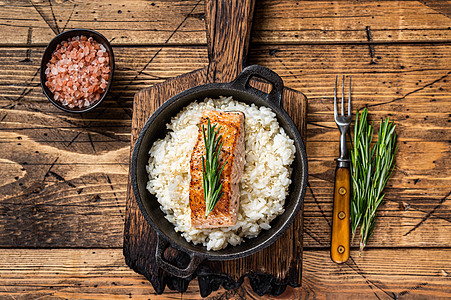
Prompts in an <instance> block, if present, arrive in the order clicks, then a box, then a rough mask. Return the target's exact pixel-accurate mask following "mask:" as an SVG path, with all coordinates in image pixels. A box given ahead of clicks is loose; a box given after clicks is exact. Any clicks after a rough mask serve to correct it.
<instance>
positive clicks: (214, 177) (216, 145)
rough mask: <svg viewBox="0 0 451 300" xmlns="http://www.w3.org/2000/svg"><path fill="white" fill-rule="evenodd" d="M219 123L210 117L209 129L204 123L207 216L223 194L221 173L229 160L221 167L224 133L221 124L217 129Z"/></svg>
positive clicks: (203, 165) (204, 180)
mask: <svg viewBox="0 0 451 300" xmlns="http://www.w3.org/2000/svg"><path fill="white" fill-rule="evenodd" d="M216 127H217V124H214V125H213V126H212V125H211V123H210V119H208V124H207V129H205V126H204V125H202V135H203V138H204V145H205V156H202V174H203V187H204V199H205V218H207V217H208V215H209V214H210V213H211V212H212V211H213V209H214V208H215V206H216V204H217V203H218V201H219V199H220V198H221V196H222V195H223V194H224V192H223V191H222V183H220V178H221V173H222V171H223V170H224V167H225V165H226V164H227V161H226V162H224V164H223V165H222V166H221V167H220V164H219V154H220V152H221V149H222V145H223V143H224V142H223V141H221V139H222V135H219V130H220V129H221V126H219V127H218V128H217V129H216Z"/></svg>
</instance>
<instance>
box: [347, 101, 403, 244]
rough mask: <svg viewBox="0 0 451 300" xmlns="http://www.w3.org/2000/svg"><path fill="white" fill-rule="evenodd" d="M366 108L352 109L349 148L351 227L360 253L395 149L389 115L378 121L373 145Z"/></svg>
mask: <svg viewBox="0 0 451 300" xmlns="http://www.w3.org/2000/svg"><path fill="white" fill-rule="evenodd" d="M367 118H368V109H367V108H365V109H364V110H363V111H362V113H361V114H360V120H359V112H358V111H357V112H356V120H355V126H354V136H353V139H352V147H351V177H352V199H351V229H352V238H354V236H355V233H356V232H357V228H358V226H359V225H360V252H361V251H363V249H364V248H365V246H366V244H367V241H368V239H369V238H370V237H371V235H372V234H373V230H374V225H375V224H376V211H377V209H378V208H379V206H380V205H381V204H382V201H383V199H384V196H385V194H383V190H384V188H385V186H386V184H387V181H388V179H389V178H390V176H391V174H392V171H393V168H394V159H395V154H396V151H397V149H398V146H397V142H396V141H397V135H396V132H395V128H396V126H395V125H394V124H393V122H390V120H389V118H387V119H385V120H381V123H380V127H379V132H378V137H377V141H376V143H375V144H374V145H372V144H371V142H372V140H373V123H371V124H368V119H367Z"/></svg>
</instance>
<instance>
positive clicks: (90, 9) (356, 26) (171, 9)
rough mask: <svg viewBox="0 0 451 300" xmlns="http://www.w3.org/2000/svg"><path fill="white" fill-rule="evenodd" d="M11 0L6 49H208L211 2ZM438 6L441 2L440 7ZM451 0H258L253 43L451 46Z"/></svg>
mask: <svg viewBox="0 0 451 300" xmlns="http://www.w3.org/2000/svg"><path fill="white" fill-rule="evenodd" d="M421 2H423V3H421ZM50 3H51V4H52V5H51V6H50V5H49V1H48V0H32V1H27V0H6V1H2V2H1V3H0V10H1V11H2V16H4V17H2V18H1V19H0V30H1V32H3V33H4V34H3V36H4V39H3V40H2V41H1V44H2V45H5V44H7V45H23V46H26V45H41V46H44V45H46V44H47V43H48V42H49V41H50V39H52V37H53V36H54V35H55V34H56V33H58V32H61V31H64V30H65V29H71V28H91V29H94V30H97V31H99V32H101V33H102V34H104V35H105V36H106V37H107V38H108V39H109V40H110V41H111V42H112V43H113V45H161V44H170V45H189V44H206V38H205V34H204V32H205V23H204V19H205V14H204V1H202V0H185V1H177V0H172V1H161V0H155V1H140V0H132V1H130V0H127V1H126V0H120V1H108V0H101V1H81V0H73V1H59V0H51V2H50ZM434 3H436V4H434ZM446 6H448V7H449V1H445V0H444V1H441V0H439V1H291V0H278V1H273V0H264V1H257V3H256V7H255V11H256V17H255V22H254V27H253V34H252V42H254V43H263V44H270V43H271V44H281V43H282V44H293V43H296V44H306V43H307V44H311V43H326V44H327V43H349V42H353V43H366V42H368V33H367V27H368V28H369V30H370V32H371V35H372V38H373V41H374V42H376V43H387V42H420V43H422V42H425V41H441V42H444V41H448V42H449V41H450V40H451V30H450V29H449V27H450V26H451V21H450V19H449V16H447V15H446Z"/></svg>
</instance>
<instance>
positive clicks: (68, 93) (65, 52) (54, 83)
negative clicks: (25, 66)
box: [45, 35, 110, 108]
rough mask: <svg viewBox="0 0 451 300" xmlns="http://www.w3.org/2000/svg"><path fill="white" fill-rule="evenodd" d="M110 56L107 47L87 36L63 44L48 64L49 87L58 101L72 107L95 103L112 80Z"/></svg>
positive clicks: (46, 72) (58, 47)
mask: <svg viewBox="0 0 451 300" xmlns="http://www.w3.org/2000/svg"><path fill="white" fill-rule="evenodd" d="M109 62H110V59H109V55H108V52H107V51H106V49H105V47H104V46H103V45H101V44H99V43H98V42H97V41H95V40H94V39H93V38H91V37H90V38H87V37H86V36H83V35H82V36H76V37H73V38H69V39H68V40H67V41H63V42H61V43H60V44H59V45H58V46H57V47H56V50H55V51H54V52H53V54H52V58H51V59H50V60H49V62H48V63H47V68H46V70H45V74H46V76H47V81H46V83H45V85H46V86H47V87H48V88H49V89H50V91H51V92H52V93H53V95H54V99H55V100H57V101H59V102H61V103H62V104H63V105H67V106H68V107H69V108H83V107H88V106H91V105H92V104H94V103H95V102H96V101H98V100H99V99H100V98H101V95H102V94H103V93H104V92H105V90H106V87H107V86H108V81H109V79H110V67H109Z"/></svg>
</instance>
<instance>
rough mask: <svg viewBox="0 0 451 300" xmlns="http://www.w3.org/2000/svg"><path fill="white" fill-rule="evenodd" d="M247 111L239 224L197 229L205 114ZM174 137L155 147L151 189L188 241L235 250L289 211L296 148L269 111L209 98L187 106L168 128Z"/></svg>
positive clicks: (152, 154) (274, 115)
mask: <svg viewBox="0 0 451 300" xmlns="http://www.w3.org/2000/svg"><path fill="white" fill-rule="evenodd" d="M206 109H210V110H222V111H242V112H244V114H245V143H246V145H245V147H246V148H245V149H246V163H245V166H244V173H243V178H242V181H241V197H240V208H239V213H238V219H237V222H236V225H235V226H232V227H224V228H212V229H196V228H193V227H191V210H190V207H189V183H190V174H189V169H190V165H189V163H190V158H191V152H192V151H193V148H194V145H195V142H196V139H197V134H198V125H199V123H200V119H201V117H202V113H203V111H204V110H206ZM167 128H168V129H169V133H168V134H167V135H166V137H165V138H164V139H163V140H158V141H156V142H155V143H154V144H153V146H152V149H150V151H149V154H150V159H149V165H148V166H147V172H148V173H149V182H148V184H147V189H148V190H149V191H150V192H151V193H152V194H155V195H156V197H157V199H158V202H159V203H160V204H161V210H163V212H165V213H166V219H167V220H168V221H169V222H171V223H173V224H174V230H175V231H177V232H180V233H181V235H182V236H183V237H184V238H185V239H186V240H187V241H188V242H192V243H194V244H202V245H204V246H206V247H207V249H208V250H220V249H223V248H225V247H226V246H227V245H228V244H231V245H233V246H235V245H238V244H240V243H241V242H243V240H244V238H253V237H256V236H257V235H258V234H259V233H260V231H261V230H262V229H265V230H267V229H269V228H271V225H270V222H271V221H272V220H273V219H274V218H276V217H277V216H278V215H280V214H282V213H283V212H284V204H285V197H286V196H287V193H288V187H289V185H290V183H291V179H290V178H291V167H290V165H291V163H292V162H293V159H294V153H295V150H296V149H295V147H294V142H293V140H291V139H290V138H289V137H288V136H287V134H286V133H285V131H284V130H283V128H282V127H280V126H279V123H278V122H277V119H276V114H275V113H274V112H273V111H272V110H271V109H270V108H267V107H263V106H262V107H257V106H255V105H254V104H252V105H250V106H249V105H247V104H245V103H242V102H237V101H234V100H233V99H232V97H229V98H225V97H220V99H214V100H213V99H208V98H207V99H205V100H204V101H203V102H199V103H197V102H194V103H191V104H190V105H188V106H187V107H185V108H184V109H183V110H182V111H181V112H180V113H179V114H178V115H177V116H175V117H174V118H172V120H171V123H169V124H167Z"/></svg>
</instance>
